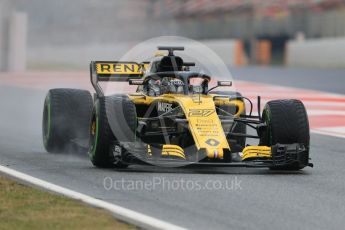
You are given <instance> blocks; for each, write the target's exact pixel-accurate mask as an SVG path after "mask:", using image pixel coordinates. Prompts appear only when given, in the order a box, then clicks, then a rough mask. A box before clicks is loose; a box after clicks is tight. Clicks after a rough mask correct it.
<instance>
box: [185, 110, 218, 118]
mask: <svg viewBox="0 0 345 230" xmlns="http://www.w3.org/2000/svg"><path fill="white" fill-rule="evenodd" d="M215 111H216V110H215V109H190V110H189V113H188V116H189V117H208V116H210V115H211V114H212V113H214V112H215Z"/></svg>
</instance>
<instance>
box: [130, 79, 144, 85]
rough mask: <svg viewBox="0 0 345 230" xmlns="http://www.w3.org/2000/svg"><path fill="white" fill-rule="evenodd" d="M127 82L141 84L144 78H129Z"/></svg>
mask: <svg viewBox="0 0 345 230" xmlns="http://www.w3.org/2000/svg"><path fill="white" fill-rule="evenodd" d="M129 84H130V85H143V84H144V80H141V79H139V80H138V79H129Z"/></svg>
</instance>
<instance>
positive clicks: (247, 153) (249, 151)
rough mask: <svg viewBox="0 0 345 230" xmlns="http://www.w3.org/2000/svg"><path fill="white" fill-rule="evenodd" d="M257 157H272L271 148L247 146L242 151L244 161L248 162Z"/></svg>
mask: <svg viewBox="0 0 345 230" xmlns="http://www.w3.org/2000/svg"><path fill="white" fill-rule="evenodd" d="M257 157H266V158H271V157H272V151H271V147H268V146H247V147H245V148H244V149H243V151H242V156H241V158H242V160H247V159H250V158H257Z"/></svg>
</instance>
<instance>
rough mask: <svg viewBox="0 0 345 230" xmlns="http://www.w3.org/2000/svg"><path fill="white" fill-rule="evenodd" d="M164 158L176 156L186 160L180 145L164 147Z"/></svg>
mask: <svg viewBox="0 0 345 230" xmlns="http://www.w3.org/2000/svg"><path fill="white" fill-rule="evenodd" d="M162 156H174V157H179V158H183V159H186V156H185V155H184V151H183V149H182V148H181V147H180V146H178V145H163V149H162Z"/></svg>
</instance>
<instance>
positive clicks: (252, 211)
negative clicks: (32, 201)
mask: <svg viewBox="0 0 345 230" xmlns="http://www.w3.org/2000/svg"><path fill="white" fill-rule="evenodd" d="M242 71H250V69H249V70H242ZM245 80H248V79H245ZM282 84H283V83H282ZM342 87H344V84H343V85H342ZM325 90H327V89H325ZM340 90H342V89H340ZM44 95H45V92H44V91H40V90H32V89H21V88H15V87H4V86H0V108H1V110H0V111H1V112H0V118H1V119H0V164H1V165H7V166H9V167H10V168H13V169H16V170H18V171H21V172H24V173H27V174H30V175H32V176H35V177H38V178H40V179H43V180H46V181H49V182H53V183H56V184H58V185H61V186H65V187H67V188H70V189H72V190H75V191H79V192H82V193H85V194H87V195H91V196H94V197H96V198H100V199H104V200H106V201H108V202H113V203H116V204H119V205H122V206H124V207H127V208H130V209H133V210H136V211H139V212H142V213H144V214H148V215H151V216H153V217H156V218H159V219H162V220H164V221H168V222H171V223H173V224H176V225H180V226H182V227H187V228H190V229H280V230H282V229H313V230H315V229H343V226H345V180H344V175H345V167H344V165H345V151H344V149H345V143H344V140H343V139H339V138H334V137H328V136H322V135H316V134H312V136H311V143H312V144H311V157H312V162H313V163H314V164H315V168H313V169H311V168H306V169H305V170H303V171H300V172H295V173H283V172H272V171H269V170H266V169H240V168H212V169H211V168H208V169H161V168H154V167H143V166H133V167H130V168H129V169H128V170H123V171H115V170H104V169H97V168H94V167H93V166H92V165H91V163H90V161H89V160H88V158H87V157H86V156H75V155H67V154H60V155H54V154H48V153H45V151H44V150H43V148H42V143H41V116H42V115H41V112H42V103H43V98H44ZM107 177H110V178H111V179H112V180H117V181H121V180H122V179H123V180H125V181H126V182H128V181H135V182H136V183H138V184H139V185H138V187H140V186H141V185H140V183H142V182H146V183H148V184H149V183H150V182H155V183H158V182H159V181H160V182H161V184H160V185H158V184H157V185H156V186H155V189H150V188H149V189H140V188H139V189H136V190H131V188H129V187H124V188H121V185H120V186H118V185H119V184H117V188H114V187H113V188H112V189H110V190H107V189H106V188H105V187H104V185H103V182H104V179H105V178H107ZM181 179H184V180H185V181H192V182H188V183H189V186H194V189H190V188H189V189H188V188H186V187H185V188H184V189H183V188H182V187H181V183H180V184H179V185H180V189H175V188H176V187H175V188H171V189H170V190H169V189H168V186H169V184H170V185H171V183H173V182H174V181H177V180H181ZM163 180H164V182H162V181H163ZM106 181H107V182H109V178H108V179H106ZM207 181H217V183H218V185H219V184H221V185H223V186H225V185H226V184H227V185H228V189H213V190H210V189H201V190H199V189H198V188H199V187H198V185H200V186H201V187H203V186H206V184H205V183H206V182H207ZM231 181H233V183H234V182H236V181H237V182H238V186H237V187H236V186H235V184H234V186H233V187H232V189H231ZM126 182H125V183H126ZM128 183H129V182H128ZM128 183H127V185H128ZM174 183H175V182H174ZM108 185H109V184H108ZM175 185H176V183H175ZM171 186H172V185H171ZM149 187H151V188H152V186H149ZM196 187H198V188H196Z"/></svg>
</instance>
